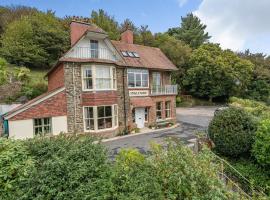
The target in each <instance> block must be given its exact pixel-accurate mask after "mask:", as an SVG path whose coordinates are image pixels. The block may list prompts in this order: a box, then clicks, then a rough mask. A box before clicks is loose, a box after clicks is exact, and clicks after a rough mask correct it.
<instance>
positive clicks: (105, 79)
mask: <svg viewBox="0 0 270 200" xmlns="http://www.w3.org/2000/svg"><path fill="white" fill-rule="evenodd" d="M116 80H117V79H116V69H115V67H112V66H103V65H89V66H88V65H87V66H83V67H82V81H83V83H82V87H83V91H95V90H115V89H116V84H117V82H116Z"/></svg>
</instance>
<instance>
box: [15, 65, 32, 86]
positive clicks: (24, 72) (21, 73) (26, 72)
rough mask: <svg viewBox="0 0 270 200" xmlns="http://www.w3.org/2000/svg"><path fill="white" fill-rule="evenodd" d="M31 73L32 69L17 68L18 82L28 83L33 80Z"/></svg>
mask: <svg viewBox="0 0 270 200" xmlns="http://www.w3.org/2000/svg"><path fill="white" fill-rule="evenodd" d="M30 73H31V71H30V69H28V68H26V67H19V68H16V70H15V74H14V75H15V78H16V80H18V81H21V82H23V83H28V82H29V81H30V79H31V77H30Z"/></svg>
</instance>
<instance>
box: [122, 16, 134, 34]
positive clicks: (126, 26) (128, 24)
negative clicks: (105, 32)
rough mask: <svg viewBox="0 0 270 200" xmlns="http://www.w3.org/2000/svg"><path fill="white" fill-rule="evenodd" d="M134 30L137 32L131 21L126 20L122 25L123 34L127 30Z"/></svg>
mask: <svg viewBox="0 0 270 200" xmlns="http://www.w3.org/2000/svg"><path fill="white" fill-rule="evenodd" d="M128 29H129V30H132V31H133V32H136V31H137V27H136V26H135V24H134V23H133V22H132V21H131V20H130V19H125V20H124V22H123V23H122V24H121V25H120V30H121V32H123V31H125V30H128Z"/></svg>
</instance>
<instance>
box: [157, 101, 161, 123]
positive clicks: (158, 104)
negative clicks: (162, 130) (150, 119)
mask: <svg viewBox="0 0 270 200" xmlns="http://www.w3.org/2000/svg"><path fill="white" fill-rule="evenodd" d="M156 118H157V119H162V102H157V103H156Z"/></svg>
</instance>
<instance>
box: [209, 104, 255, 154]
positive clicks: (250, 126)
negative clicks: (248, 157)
mask: <svg viewBox="0 0 270 200" xmlns="http://www.w3.org/2000/svg"><path fill="white" fill-rule="evenodd" d="M256 124H257V123H256V122H255V120H254V118H253V117H252V116H251V115H249V114H248V113H247V112H245V111H244V110H243V109H240V108H235V107H231V108H228V109H225V110H223V111H220V113H218V114H217V115H216V116H215V117H214V118H213V120H212V121H211V122H210V125H209V128H208V134H209V137H210V139H211V140H212V141H213V142H214V144H215V150H216V151H218V152H219V153H221V154H223V155H227V156H232V157H237V156H239V155H240V154H243V153H247V152H249V151H250V150H251V146H252V144H253V136H254V133H255V131H256Z"/></svg>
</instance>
